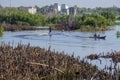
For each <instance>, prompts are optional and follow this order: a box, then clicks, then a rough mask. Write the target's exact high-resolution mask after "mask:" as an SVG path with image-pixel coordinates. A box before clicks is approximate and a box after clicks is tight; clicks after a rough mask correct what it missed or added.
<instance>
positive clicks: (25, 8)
mask: <svg viewBox="0 0 120 80" xmlns="http://www.w3.org/2000/svg"><path fill="white" fill-rule="evenodd" d="M19 9H20V10H24V11H27V12H29V13H31V14H36V13H37V9H36V8H34V7H23V6H21V7H19Z"/></svg>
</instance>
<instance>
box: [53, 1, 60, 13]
mask: <svg viewBox="0 0 120 80" xmlns="http://www.w3.org/2000/svg"><path fill="white" fill-rule="evenodd" d="M54 9H55V10H56V11H57V12H59V11H61V6H60V5H59V4H58V3H54Z"/></svg>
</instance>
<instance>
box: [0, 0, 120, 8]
mask: <svg viewBox="0 0 120 80" xmlns="http://www.w3.org/2000/svg"><path fill="white" fill-rule="evenodd" d="M10 2H11V6H12V7H19V6H25V7H29V6H32V7H34V6H35V5H37V6H39V7H42V6H46V5H51V4H54V3H58V4H60V5H61V4H66V5H68V6H69V7H72V6H74V5H77V6H78V7H80V8H82V7H86V8H95V7H113V6H116V7H119V8H120V0H0V5H2V6H3V7H6V6H7V7H8V6H10Z"/></svg>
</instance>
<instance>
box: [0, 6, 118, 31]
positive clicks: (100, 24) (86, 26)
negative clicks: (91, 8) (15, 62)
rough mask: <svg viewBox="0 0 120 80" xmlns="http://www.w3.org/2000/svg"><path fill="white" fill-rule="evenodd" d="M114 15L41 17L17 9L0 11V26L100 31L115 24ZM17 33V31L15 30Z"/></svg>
mask: <svg viewBox="0 0 120 80" xmlns="http://www.w3.org/2000/svg"><path fill="white" fill-rule="evenodd" d="M115 20H116V18H115V15H114V14H113V13H111V12H106V11H101V12H99V13H91V14H81V15H76V16H73V15H42V14H34V15H33V14H30V13H28V12H26V11H22V10H19V8H18V9H17V8H2V9H0V24H12V25H14V24H15V25H22V26H53V27H54V29H57V30H63V29H64V30H80V31H102V30H107V29H109V27H108V26H109V25H113V24H115ZM16 31H17V30H16Z"/></svg>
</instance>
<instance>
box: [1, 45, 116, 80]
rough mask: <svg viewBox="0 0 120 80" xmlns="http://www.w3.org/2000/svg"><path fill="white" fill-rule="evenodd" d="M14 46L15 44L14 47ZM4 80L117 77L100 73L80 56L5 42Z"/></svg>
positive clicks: (64, 79) (2, 73) (2, 58)
mask: <svg viewBox="0 0 120 80" xmlns="http://www.w3.org/2000/svg"><path fill="white" fill-rule="evenodd" d="M12 45H13V44H12ZM0 65H1V66H0V79H1V80H8V79H10V80H12V79H15V80H23V79H24V80H28V79H29V80H77V79H79V80H84V79H86V80H92V79H100V80H114V79H115V77H116V76H114V75H112V74H110V73H108V72H106V71H104V70H99V69H98V67H97V66H93V65H91V64H90V63H88V62H87V61H86V60H84V59H80V57H79V56H78V57H76V58H75V57H74V54H73V55H67V54H65V53H64V52H61V53H58V52H55V51H51V50H50V48H48V49H47V50H45V49H44V48H40V47H32V46H30V44H28V45H22V44H20V43H19V44H18V45H16V46H15V47H13V46H11V44H10V43H9V44H5V43H1V45H0Z"/></svg>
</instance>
